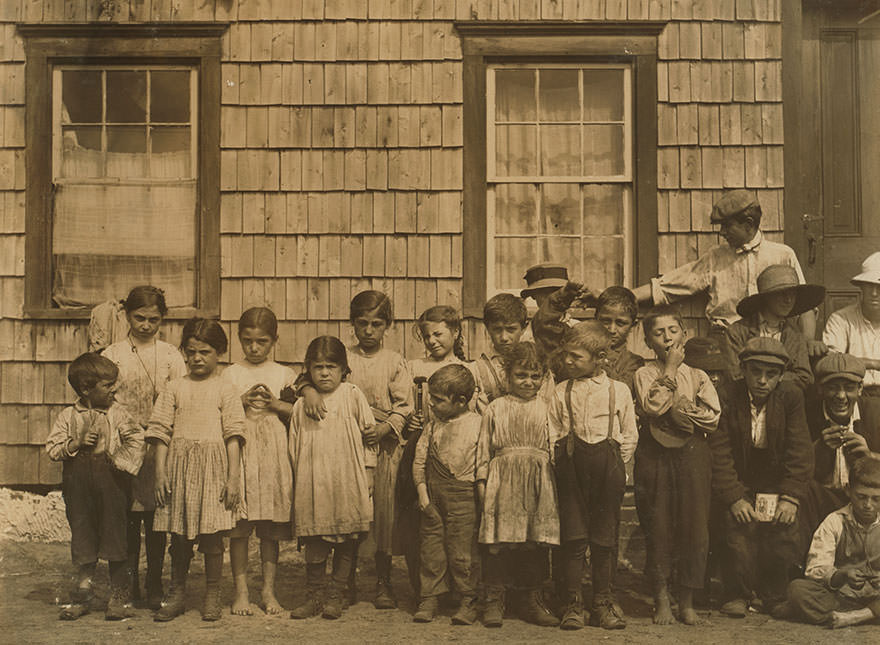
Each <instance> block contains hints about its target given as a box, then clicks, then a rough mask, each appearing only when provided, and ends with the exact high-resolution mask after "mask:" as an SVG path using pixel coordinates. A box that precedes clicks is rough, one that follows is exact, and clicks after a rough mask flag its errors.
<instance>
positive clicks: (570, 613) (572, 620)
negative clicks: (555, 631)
mask: <svg viewBox="0 0 880 645" xmlns="http://www.w3.org/2000/svg"><path fill="white" fill-rule="evenodd" d="M585 624H586V622H585V621H584V598H583V594H582V593H581V592H580V591H575V592H569V594H568V600H567V602H566V604H565V611H564V613H563V614H562V622H561V623H560V625H559V626H560V627H561V628H562V629H568V630H573V629H583V628H584V625H585Z"/></svg>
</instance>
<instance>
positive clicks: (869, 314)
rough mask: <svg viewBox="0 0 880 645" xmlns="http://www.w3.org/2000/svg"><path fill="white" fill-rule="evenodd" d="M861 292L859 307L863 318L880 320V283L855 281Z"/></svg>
mask: <svg viewBox="0 0 880 645" xmlns="http://www.w3.org/2000/svg"><path fill="white" fill-rule="evenodd" d="M857 284H858V287H859V291H860V292H861V299H860V302H861V307H862V313H863V314H865V318H867V319H868V320H870V321H872V322H877V321H878V320H880V284H873V283H870V282H859V283H857Z"/></svg>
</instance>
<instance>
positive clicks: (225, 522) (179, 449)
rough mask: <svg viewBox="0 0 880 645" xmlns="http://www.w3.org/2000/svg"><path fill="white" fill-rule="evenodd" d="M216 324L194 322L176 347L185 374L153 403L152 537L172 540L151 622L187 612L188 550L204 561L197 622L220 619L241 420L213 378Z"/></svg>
mask: <svg viewBox="0 0 880 645" xmlns="http://www.w3.org/2000/svg"><path fill="white" fill-rule="evenodd" d="M227 342H228V341H227V339H226V334H225V333H224V331H223V328H222V327H221V326H220V324H219V323H218V322H216V321H214V320H206V319H204V318H192V319H190V320H189V321H187V323H186V324H185V325H184V327H183V338H182V340H181V343H180V346H181V349H182V350H183V354H184V357H185V359H186V364H187V367H188V369H189V374H188V375H187V376H184V377H183V378H179V379H175V380H173V381H171V382H170V383H169V384H168V386H167V387H166V388H165V390H163V391H162V393H161V394H159V398H158V399H156V405H155V406H154V408H153V415H152V416H151V417H150V423H149V426H148V428H147V433H146V437H147V439H148V440H149V441H151V442H152V443H154V444H155V448H156V517H155V521H154V527H155V529H156V530H157V531H167V532H169V533H171V549H170V553H171V588H170V590H169V592H168V597H167V598H166V599H165V602H164V603H162V607H161V608H160V609H159V611H158V612H156V615H155V617H154V618H155V620H157V621H168V620H172V619H174V618H175V617H177V616H179V615H180V614H182V613H183V612H184V611H185V609H186V608H185V605H184V593H185V587H186V578H187V574H188V573H189V563H190V560H191V559H192V557H193V552H192V549H193V545H194V544H195V542H196V541H198V543H199V551H201V552H202V553H203V554H204V556H205V580H206V585H205V601H204V607H203V609H202V619H203V620H218V619H219V618H220V578H221V575H222V569H223V536H224V535H226V533H227V532H228V531H229V530H230V529H231V528H232V527H234V526H235V522H236V519H237V518H238V517H239V516H240V511H241V488H242V485H241V456H240V446H241V444H242V443H243V442H244V432H245V419H244V410H243V409H242V406H241V399H240V398H239V392H238V391H237V390H236V388H235V386H234V385H233V384H232V383H230V382H229V381H227V380H225V379H223V378H221V377H220V376H219V374H217V372H216V368H217V361H218V359H219V356H220V354H224V353H225V352H226V348H227Z"/></svg>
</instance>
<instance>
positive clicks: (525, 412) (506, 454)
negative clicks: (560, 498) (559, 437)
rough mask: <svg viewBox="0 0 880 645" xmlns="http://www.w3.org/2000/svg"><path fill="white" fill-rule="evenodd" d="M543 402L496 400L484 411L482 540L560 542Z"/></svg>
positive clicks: (513, 398) (510, 397) (538, 399)
mask: <svg viewBox="0 0 880 645" xmlns="http://www.w3.org/2000/svg"><path fill="white" fill-rule="evenodd" d="M550 451H551V446H550V429H549V425H548V421H547V403H546V401H545V400H544V399H543V398H542V397H541V396H536V397H535V398H533V399H530V400H525V399H521V398H519V397H516V396H513V395H507V396H503V397H501V398H498V399H495V400H494V401H492V403H490V404H489V407H488V408H487V409H486V412H485V414H484V415H483V425H482V428H481V431H480V443H479V445H478V453H477V461H478V462H479V461H480V460H481V458H482V459H485V458H487V457H488V458H489V459H490V461H489V473H488V476H487V479H486V501H485V504H484V506H483V517H482V522H481V523H480V531H479V541H480V542H481V543H483V544H495V545H500V544H518V543H523V542H535V543H539V544H559V513H558V510H557V499H556V484H555V482H554V478H553V470H552V466H551V463H550V454H551V452H550Z"/></svg>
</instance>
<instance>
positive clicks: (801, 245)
mask: <svg viewBox="0 0 880 645" xmlns="http://www.w3.org/2000/svg"><path fill="white" fill-rule="evenodd" d="M792 4H796V3H792ZM878 4H880V3H878ZM872 6H873V3H865V2H860V1H854V0H853V1H850V0H834V2H829V1H828V0H804V2H803V4H802V16H801V18H802V22H801V25H800V27H801V42H800V52H799V53H800V60H799V61H796V62H797V63H799V65H798V64H793V61H792V60H791V59H789V60H786V58H785V53H784V54H783V75H785V74H786V73H787V72H788V71H789V70H792V69H793V68H794V69H797V68H798V67H800V71H801V76H800V79H799V81H800V83H801V87H800V92H799V102H798V104H797V106H796V107H794V106H791V105H787V106H786V115H787V116H786V118H787V119H788V117H789V116H792V117H794V118H793V119H792V120H793V123H790V122H787V123H786V138H785V144H786V147H787V148H788V146H789V144H792V148H793V149H792V150H786V163H788V162H789V160H791V161H792V164H791V165H793V166H794V169H791V168H787V171H791V170H794V172H786V190H785V199H786V202H787V206H786V238H787V239H790V240H791V243H793V246H795V248H796V249H798V251H799V253H798V254H799V256H800V259H801V264H802V266H803V268H804V272H805V273H806V275H807V279H808V280H809V281H813V282H818V283H819V284H824V285H825V287H826V288H827V297H826V300H825V315H826V316H827V314H828V313H830V312H832V311H834V310H836V309H839V308H840V307H841V306H843V305H845V304H847V303H848V302H851V301H852V300H853V299H855V297H856V293H857V290H856V289H855V288H854V287H853V286H852V285H851V284H850V282H849V279H850V278H851V277H852V276H853V275H855V274H856V273H858V272H859V267H860V266H861V263H862V261H863V260H864V259H865V258H866V257H867V256H868V255H870V254H871V253H873V252H874V251H878V250H880V107H878V106H880V11H877V9H880V6H878V7H874V8H872ZM791 26H792V24H791V21H789V23H788V25H786V23H785V22H784V23H783V30H785V29H786V28H787V27H791ZM795 27H796V25H795ZM788 37H791V34H790V33H789V34H788ZM787 51H788V52H791V51H792V49H791V48H789V49H788V50H787ZM792 58H794V57H792ZM795 60H796V59H795ZM791 84H792V81H791V79H790V80H789V89H790V88H791ZM795 96H797V94H795ZM791 99H792V93H790V92H789V93H786V98H785V100H786V101H788V102H790V101H791ZM793 155H796V157H795V156H793ZM789 178H791V181H789ZM789 200H790V201H789Z"/></svg>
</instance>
